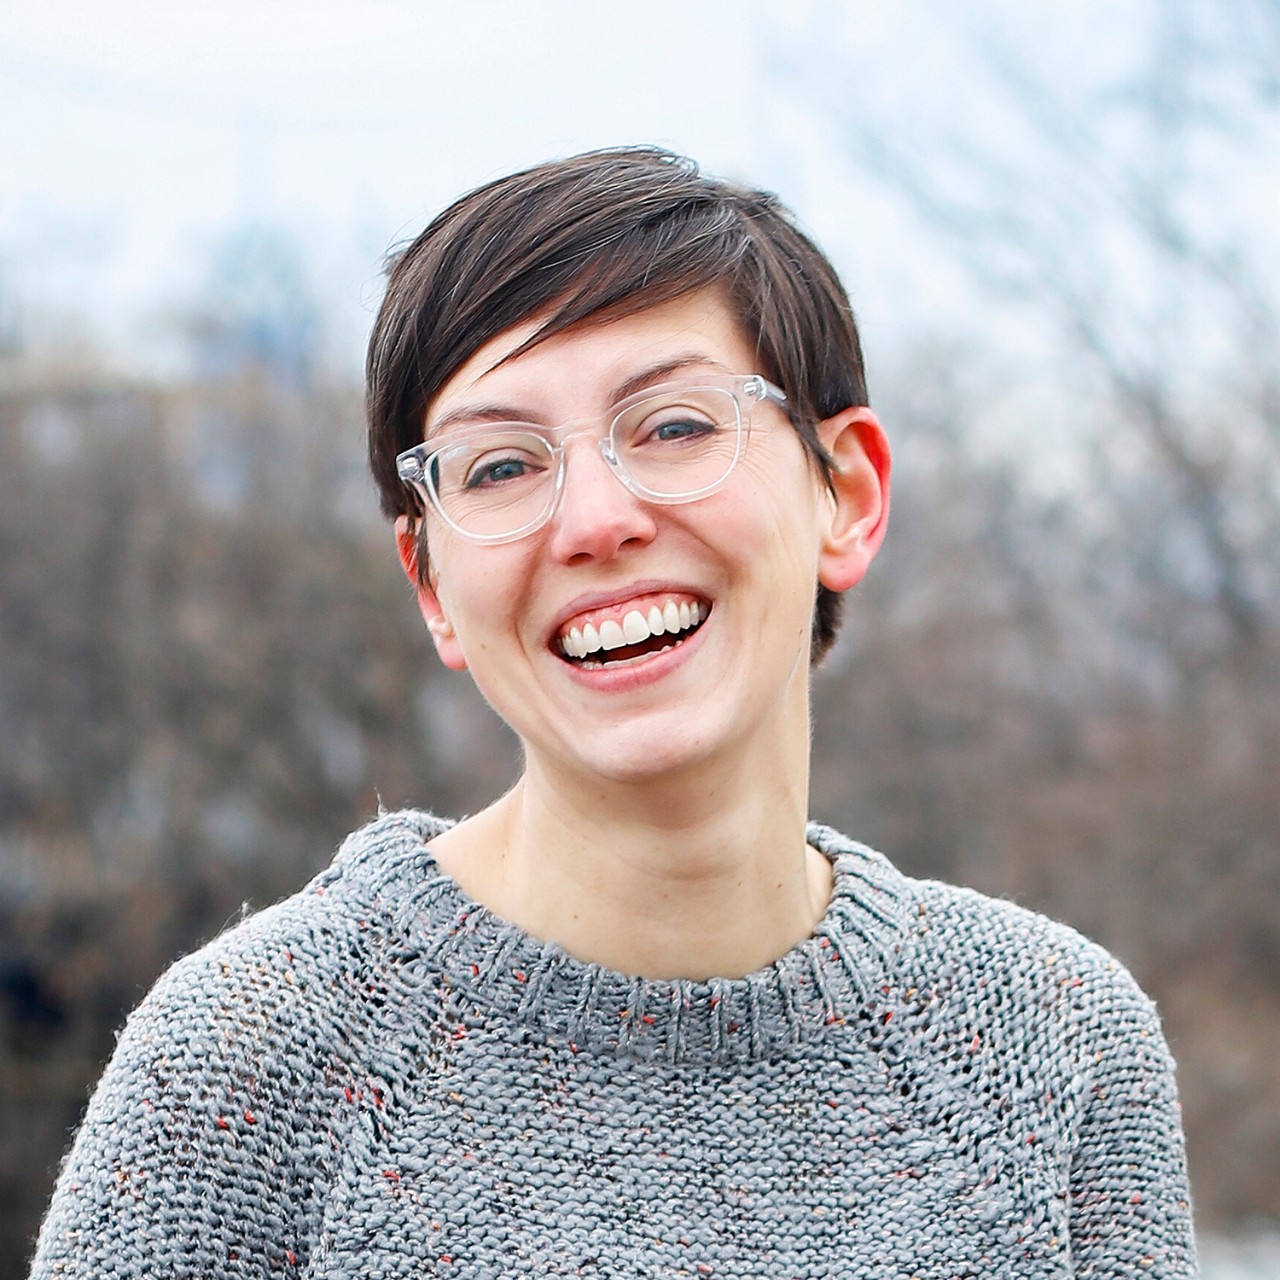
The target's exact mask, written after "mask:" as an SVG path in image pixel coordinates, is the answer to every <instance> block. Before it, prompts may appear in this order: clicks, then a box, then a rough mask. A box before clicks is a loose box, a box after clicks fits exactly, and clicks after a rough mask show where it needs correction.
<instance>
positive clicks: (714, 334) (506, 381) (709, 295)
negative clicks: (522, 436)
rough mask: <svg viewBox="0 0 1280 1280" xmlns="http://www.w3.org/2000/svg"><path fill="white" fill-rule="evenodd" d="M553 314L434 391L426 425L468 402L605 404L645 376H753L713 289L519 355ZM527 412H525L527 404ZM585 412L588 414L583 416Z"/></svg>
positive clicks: (736, 327)
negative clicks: (687, 372)
mask: <svg viewBox="0 0 1280 1280" xmlns="http://www.w3.org/2000/svg"><path fill="white" fill-rule="evenodd" d="M551 314H552V313H550V312H549V313H545V314H540V315H537V316H534V317H532V318H531V319H529V320H527V321H522V322H521V323H520V324H517V325H513V326H512V327H511V328H510V329H507V330H505V331H504V332H502V333H500V334H498V335H497V337H495V338H491V339H490V340H489V341H488V342H486V343H484V344H483V345H482V346H480V347H479V348H477V349H476V351H474V352H473V353H472V354H471V355H470V356H469V357H468V358H467V360H466V361H465V362H464V363H463V364H462V365H461V366H460V367H459V369H458V370H457V372H456V373H455V374H454V375H453V376H452V377H451V378H449V380H448V381H447V382H446V383H445V384H444V386H442V387H441V388H440V391H439V392H438V393H437V394H436V396H435V397H434V399H433V400H432V402H431V404H430V406H429V407H428V410H427V415H426V418H427V424H428V425H431V424H433V423H435V422H436V421H438V420H439V419H440V418H441V417H443V416H444V415H446V414H449V415H452V414H453V413H454V412H456V411H457V409H458V408H459V407H460V406H463V405H466V404H469V403H470V402H472V401H476V402H477V403H479V402H480V401H484V402H489V401H492V400H493V397H495V396H499V397H503V399H504V401H505V399H506V398H507V397H516V400H515V401H513V402H512V407H515V405H516V403H518V402H519V401H521V400H529V401H530V402H541V401H542V400H543V399H545V398H549V397H563V396H568V397H570V398H572V399H573V400H574V401H575V402H577V403H579V404H583V403H584V402H586V401H588V400H591V401H594V402H601V401H603V402H612V399H614V398H617V394H618V393H619V392H620V390H621V389H622V388H624V387H625V386H626V385H627V384H628V383H630V382H633V381H634V380H635V379H636V378H637V376H639V377H641V378H643V376H644V374H645V371H646V370H647V369H652V370H653V371H654V373H655V380H658V381H660V380H662V375H663V372H664V371H672V370H674V372H670V376H671V377H675V378H679V377H680V376H681V374H680V372H679V370H680V369H683V368H685V367H688V368H689V369H697V368H699V367H704V368H706V369H719V370H721V371H723V372H727V373H754V372H755V371H756V370H755V367H754V365H755V344H754V342H752V341H751V340H750V338H749V337H748V335H747V334H746V333H745V332H744V330H743V328H742V325H741V324H740V323H739V321H738V319H737V317H736V315H735V313H734V311H733V310H732V309H731V307H730V305H729V303H728V301H727V299H726V298H725V296H724V295H723V293H722V292H721V291H720V290H718V289H708V290H700V291H698V292H696V293H691V294H688V295H686V296H684V297H681V298H676V299H673V300H671V301H669V302H661V303H658V304H656V305H654V306H651V307H644V308H641V309H640V310H638V311H634V312H632V313H631V314H629V315H625V316H621V317H614V318H607V319H601V320H590V319H588V320H585V321H583V322H582V323H580V324H577V325H574V326H573V327H572V328H569V329H565V330H562V331H561V332H559V333H555V334H552V335H551V336H550V337H547V338H545V339H541V340H537V341H535V342H534V345H533V346H531V347H529V348H527V349H526V350H521V348H522V347H523V346H524V344H525V343H527V342H529V340H530V339H534V338H536V335H537V334H538V332H539V330H540V329H541V328H542V326H543V325H544V324H545V323H546V321H547V320H548V319H549V318H550V315H551ZM531 407H532V404H531ZM588 411H590V410H588Z"/></svg>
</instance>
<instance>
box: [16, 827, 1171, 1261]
mask: <svg viewBox="0 0 1280 1280" xmlns="http://www.w3.org/2000/svg"><path fill="white" fill-rule="evenodd" d="M444 825H445V824H443V823H441V822H440V821H439V820H437V819H434V818H431V817H429V816H428V815H425V814H421V813H414V812H406V813H397V814H389V815H384V816H383V817H381V818H379V819H378V820H377V821H376V822H374V823H372V824H371V825H369V826H368V827H366V828H364V829H363V830H362V831H359V832H357V833H356V834H355V835H354V836H352V837H351V838H350V839H349V840H348V841H347V842H346V844H345V845H344V846H343V848H342V850H341V851H340V852H339V855H338V857H337V859H336V860H335V862H334V864H333V865H332V866H331V867H330V868H329V870H327V871H326V872H324V873H323V874H322V875H320V876H319V877H317V878H316V879H315V880H314V881H313V882H312V883H311V884H310V885H309V886H308V887H307V888H306V889H305V890H303V891H302V892H301V893H299V894H297V895H295V896H294V897H292V898H289V899H287V900H285V901H284V902H282V903H280V904H278V905H277V906H275V907H273V908H271V909H269V910H266V911H263V912H262V913H260V914H259V915H257V916H254V917H251V918H250V919H248V920H247V921H245V922H244V923H242V924H240V925H238V926H237V927H236V928H234V929H232V930H230V931H229V932H227V933H225V934H223V935H222V936H221V937H219V938H218V939H216V940H215V941H214V942H212V943H211V944H209V945H208V946H206V947H205V948H204V949H203V950H201V951H199V952H197V953H196V954H195V955H192V956H189V957H188V958H187V959H185V960H182V961H180V962H179V963H178V964H176V965H175V966H174V967H173V968H172V969H170V970H169V972H168V973H167V974H166V975H165V976H164V977H163V978H162V979H161V980H160V982H159V983H157V985H156V986H155V988H154V989H153V990H152V991H151V993H150V994H149V995H148V996H147V998H146V999H145V1001H144V1002H143V1003H142V1005H141V1006H140V1007H139V1009H138V1010H137V1011H136V1012H135V1014H134V1015H133V1017H132V1018H131V1019H130V1021H129V1023H128V1025H127V1027H126V1028H125V1031H124V1032H123V1034H122V1036H121V1038H120V1042H119V1045H118V1047H117V1049H116V1053H115V1056H114V1057H113V1059H112V1061H111V1063H110V1065H109V1066H108V1067H107V1070H106V1072H105V1074H104V1076H103V1078H102V1081H101V1083H100V1084H99V1086H98V1089H97V1092H96V1093H95V1095H94V1097H93V1100H92V1102H91V1104H90V1107H89V1111H88V1113H87V1115H86V1117H85V1120H84V1123H83V1125H82V1126H81V1129H80V1132H79V1134H78V1136H77V1138H76V1141H75V1144H74V1146H73V1148H72V1150H71V1152H70V1153H69V1155H68V1157H67V1159H66V1161H65V1163H64V1166H63V1169H62V1171H61V1176H60V1179H59V1182H58V1187H57V1191H56V1193H55V1196H54V1200H53V1204H52V1207H51V1208H50V1210H49V1213H48V1216H47V1218H46V1220H45V1223H44V1227H43V1230H42V1232H41V1236H40V1241H39V1245H38V1249H37V1254H36V1259H35V1264H34V1270H33V1273H32V1274H33V1276H34V1277H38V1278H40V1280H45V1278H46V1277H54V1276H76V1277H90V1276H92V1277H95V1278H100V1277H125V1276H128V1277H144V1276H145V1277H149V1278H155V1280H158V1278H161V1277H164V1278H168V1277H229V1278H238V1277H268V1276H270V1277H284V1278H287V1277H295V1276H309V1277H335V1278H336V1277H367V1278H371V1280H373V1278H381V1280H391V1278H393V1277H405V1278H408V1277H429V1276H446V1277H447V1276H459V1277H460V1276H471V1277H498V1276H594V1277H619V1278H622V1277H626V1278H628V1280H631V1278H634V1277H693V1278H694V1280H698V1278H699V1277H770V1278H771V1280H772V1278H778V1280H783V1278H785V1277H806V1278H808V1277H820V1276H821V1277H828V1276H829V1277H836V1276H839V1277H847V1276H857V1277H869V1278H877V1280H878V1278H880V1277H885V1278H888V1277H893V1278H894V1280H900V1278H905V1277H911V1276H918V1277H922V1278H926V1277H927V1278H930V1280H932V1278H934V1277H936V1278H938V1280H941V1278H943V1277H948V1278H950V1277H993V1276H995V1277H1003V1276H1026V1277H1037V1280H1044V1277H1053V1276H1070V1275H1076V1276H1106V1277H1129V1276H1134V1277H1155V1276H1159V1277H1166V1276H1191V1275H1194V1274H1195V1273H1196V1268H1195V1257H1194V1251H1193V1245H1192V1239H1191V1223H1190V1210H1189V1204H1188V1192H1187V1185H1186V1175H1185V1167H1184V1158H1183V1143H1182V1135H1181V1131H1180V1126H1179V1119H1178V1107H1177V1100H1176V1095H1175V1091H1174V1081H1173V1069H1172V1063H1171V1061H1170V1058H1169V1055H1168V1051H1167V1049H1166V1048H1165V1044H1164V1040H1163V1038H1162V1036H1161V1033H1160V1027H1159V1023H1158V1020H1157V1018H1156V1015H1155V1012H1154V1010H1153V1008H1152V1006H1151V1004H1150V1002H1149V1001H1148V1000H1147V999H1146V997H1145V996H1143V994H1142V993H1141V992H1140V991H1139V990H1138V989H1137V987H1136V986H1135V985H1134V983H1133V981H1132V979H1131V978H1130V977H1129V976H1128V974H1127V973H1126V972H1125V971H1124V969H1123V968H1121V967H1120V966H1119V965H1118V964H1117V963H1116V962H1115V961H1114V960H1113V959H1111V958H1110V957H1109V956H1108V955H1107V954H1106V953H1105V952H1104V951H1102V950H1101V949H1100V948H1098V947H1096V946H1094V945H1092V944H1091V943H1088V942H1086V941H1084V940H1083V939H1082V938H1080V937H1079V935H1077V934H1076V933H1074V932H1073V931H1071V930H1070V929H1067V928H1065V927H1064V926H1061V925H1057V924H1054V923H1052V922H1050V921H1048V920H1046V919H1044V918H1043V917H1040V916H1037V915H1034V914H1032V913H1030V912H1027V911H1024V910H1021V909H1019V908H1017V907H1014V906H1012V905H1010V904H1008V903H1004V902H997V901H992V900H990V899H988V898H984V897H982V896H981V895H979V894H976V893H973V892H969V891H965V890H961V889H955V888H950V887H947V886H944V885H939V884H935V883H930V882H920V881H914V880H911V879H909V878H907V877H905V876H903V875H901V874H900V873H899V872H898V871H896V870H895V869H894V868H893V867H892V866H890V864H889V863H888V862H886V861H885V860H884V859H883V858H882V857H880V856H879V855H878V854H876V853H873V852H871V851H870V850H868V849H866V848H863V847H862V846H860V845H856V844H854V843H851V842H850V841H848V840H846V839H844V838H843V837H841V836H838V835H836V834H835V833H834V832H831V831H829V830H826V829H824V828H821V827H811V828H810V831H809V838H810V841H811V842H812V843H813V844H814V845H815V846H816V847H817V848H819V849H821V850H822V851H823V852H824V853H825V854H826V855H827V857H829V858H830V859H831V860H832V862H833V864H834V869H835V890H834V893H833V897H832V901H831V905H830V907H829V909H828V911H827V914H826V916H825V917H824V918H823V920H822V921H821V923H820V924H819V925H818V927H817V929H816V930H815V932H814V935H813V936H812V937H811V938H809V939H808V940H806V941H805V942H803V943H801V944H800V945H799V946H798V947H796V948H795V949H794V950H793V951H791V952H789V953H788V954H787V955H785V956H783V957H782V959H780V960H779V961H777V962H776V963H775V964H773V965H771V966H770V967H769V968H767V969H764V970H761V971H760V972H758V973H754V974H750V975H748V976H747V977H745V978H741V979H734V980H728V979H725V980H719V979H713V980H711V981H707V982H691V981H651V980H647V979H641V978H630V977H625V976H623V975H621V974H617V973H614V972H612V971H609V970H606V969H603V968H600V967H598V966H591V965H584V964H582V963H580V962H579V961H577V960H575V959H573V958H572V957H570V956H568V955H567V954H565V952H563V951H562V950H560V949H559V948H557V947H554V946H551V945H548V944H545V943H541V942H539V941H538V940H536V939H534V938H531V937H530V936H529V935H527V934H525V933H523V932H521V931H520V930H518V929H516V928H515V927H513V926H512V925H510V924H509V923H506V922H504V921H502V920H500V919H498V918H497V917H495V916H494V915H493V914H492V913H491V912H489V911H488V910H486V909H485V908H484V907H482V906H480V905H478V904H477V903H475V902H474V901H471V900H470V899H468V898H466V897H465V896H464V895H463V894H462V893H461V892H460V891H459V889H458V888H457V886H456V884H455V883H454V882H453V881H452V880H450V879H449V878H448V877H446V876H445V875H444V874H443V873H442V872H441V871H440V870H439V869H438V868H437V866H436V864H435V862H434V860H433V859H432V857H431V855H430V853H429V852H428V851H427V849H426V848H425V847H424V842H425V841H426V840H428V839H430V838H431V837H432V835H434V834H436V833H438V832H439V831H440V830H442V829H443V827H444Z"/></svg>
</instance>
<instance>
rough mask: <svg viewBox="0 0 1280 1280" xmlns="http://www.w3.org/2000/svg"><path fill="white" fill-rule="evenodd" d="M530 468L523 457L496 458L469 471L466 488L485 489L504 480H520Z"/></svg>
mask: <svg viewBox="0 0 1280 1280" xmlns="http://www.w3.org/2000/svg"><path fill="white" fill-rule="evenodd" d="M528 470H529V464H528V463H527V462H525V461H524V460H523V459H521V458H496V459H494V460H493V461H492V462H486V463H484V464H483V465H482V466H477V467H474V468H473V469H472V470H471V471H469V472H468V473H467V480H466V486H465V487H466V488H468V489H484V488H487V487H488V486H489V485H494V484H501V483H502V482H503V481H504V480H518V479H519V478H520V477H521V476H522V475H525V474H526V473H527V472H528Z"/></svg>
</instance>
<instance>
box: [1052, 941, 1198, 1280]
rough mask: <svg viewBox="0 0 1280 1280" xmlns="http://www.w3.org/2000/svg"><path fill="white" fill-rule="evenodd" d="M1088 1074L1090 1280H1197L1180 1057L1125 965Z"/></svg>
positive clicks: (1083, 1134) (1086, 1248) (1084, 1237)
mask: <svg viewBox="0 0 1280 1280" xmlns="http://www.w3.org/2000/svg"><path fill="white" fill-rule="evenodd" d="M1108 969H1109V972H1108V973H1107V974H1106V975H1105V976H1106V977H1107V978H1109V979H1110V981H1109V982H1106V983H1104V984H1103V986H1104V990H1105V993H1106V998H1105V999H1103V1000H1100V1001H1099V1005H1098V1011H1099V1013H1100V1014H1101V1021H1102V1026H1101V1028H1100V1032H1099V1034H1098V1035H1097V1037H1096V1038H1095V1039H1093V1042H1092V1045H1091V1050H1090V1053H1089V1055H1088V1059H1087V1060H1086V1061H1085V1062H1084V1063H1083V1064H1082V1066H1083V1068H1084V1075H1083V1079H1084V1082H1085V1089H1086V1092H1085V1096H1084V1098H1083V1099H1082V1103H1083V1106H1082V1114H1081V1117H1080V1127H1079V1132H1078V1140H1077V1143H1076V1147H1075V1150H1074V1152H1073V1154H1072V1161H1071V1175H1070V1177H1071V1182H1070V1194H1071V1208H1070V1213H1071V1252H1072V1259H1073V1262H1074V1271H1075V1274H1076V1275H1077V1276H1081V1277H1118V1276H1125V1277H1128V1276H1135V1277H1137V1276H1145V1277H1151V1278H1152V1280H1157V1278H1159V1280H1165V1278H1166V1277H1194V1276H1196V1275H1197V1274H1198V1270H1197V1266H1196V1254H1195V1242H1194V1239H1193V1235H1192V1226H1191V1194H1190V1191H1189V1189H1188V1183H1187V1167H1186V1152H1185V1145H1184V1140H1183V1134H1182V1121H1181V1114H1180V1109H1179V1106H1178V1095H1177V1088H1176V1085H1175V1082H1174V1068H1173V1059H1172V1056H1171V1055H1170V1053H1169V1049H1168V1046H1167V1045H1166V1043H1165V1039H1164V1035H1163V1033H1162V1032H1161V1029H1160V1022H1159V1018H1158V1016H1157V1014H1156V1011H1155V1007H1154V1006H1153V1005H1152V1003H1151V1002H1150V1000H1148V999H1147V997H1146V996H1145V995H1144V994H1143V993H1142V992H1141V990H1140V989H1139V988H1138V987H1137V985H1136V983H1134V981H1133V979H1132V978H1130V977H1129V975H1128V973H1127V972H1125V971H1124V970H1123V969H1122V968H1121V967H1120V966H1119V965H1118V964H1116V962H1115V961H1110V963H1109V966H1108Z"/></svg>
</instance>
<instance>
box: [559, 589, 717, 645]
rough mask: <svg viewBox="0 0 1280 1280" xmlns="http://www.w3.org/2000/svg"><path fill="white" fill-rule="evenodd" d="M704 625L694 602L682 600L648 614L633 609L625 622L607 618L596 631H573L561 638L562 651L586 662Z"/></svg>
mask: <svg viewBox="0 0 1280 1280" xmlns="http://www.w3.org/2000/svg"><path fill="white" fill-rule="evenodd" d="M701 621H702V609H701V607H700V606H699V605H698V603H697V602H696V601H695V602H694V603H693V604H690V603H689V602H688V601H687V600H682V601H681V602H680V603H679V604H676V602H675V601H674V600H668V601H667V602H666V603H665V604H664V605H663V606H662V608H659V607H658V606H657V605H656V604H655V605H653V606H651V607H650V609H649V612H648V613H641V612H640V610H639V609H631V610H630V611H629V612H627V613H625V614H623V615H622V622H621V623H618V622H615V621H614V620H613V619H612V618H607V619H606V620H605V621H604V622H602V623H601V624H600V627H599V629H598V630H597V628H596V627H594V626H593V625H592V624H591V623H590V622H588V623H587V624H586V625H585V626H584V627H582V628H581V629H579V628H578V627H570V629H569V632H568V634H567V635H564V636H561V638H560V647H561V648H562V649H563V650H564V651H565V653H566V654H568V656H569V657H571V658H585V657H586V656H587V654H589V653H596V652H598V651H599V650H606V651H607V650H609V649H621V648H622V647H623V646H624V645H628V644H639V643H640V642H641V641H642V640H648V639H649V637H650V636H661V635H674V634H676V633H677V632H679V631H688V630H689V628H690V627H695V626H697V625H698V623H699V622H701Z"/></svg>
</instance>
